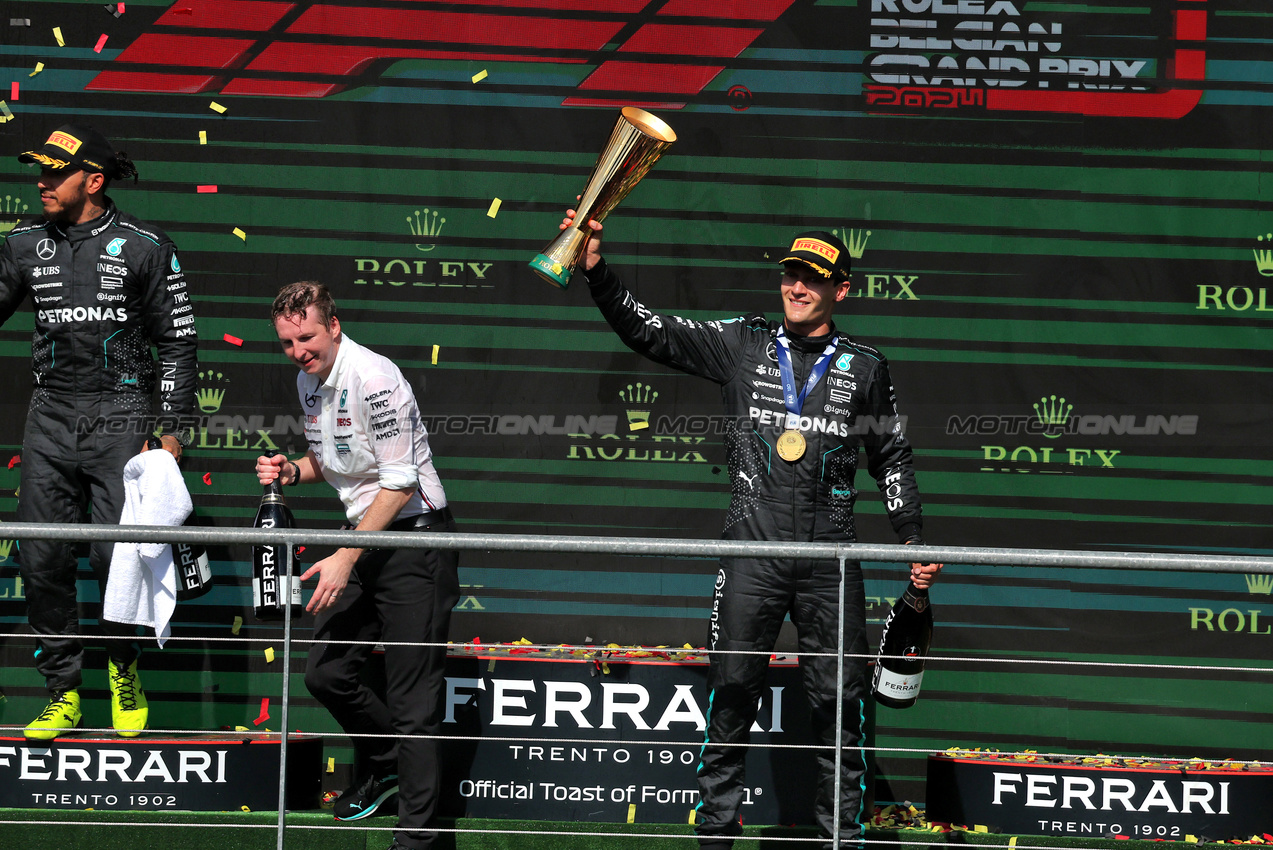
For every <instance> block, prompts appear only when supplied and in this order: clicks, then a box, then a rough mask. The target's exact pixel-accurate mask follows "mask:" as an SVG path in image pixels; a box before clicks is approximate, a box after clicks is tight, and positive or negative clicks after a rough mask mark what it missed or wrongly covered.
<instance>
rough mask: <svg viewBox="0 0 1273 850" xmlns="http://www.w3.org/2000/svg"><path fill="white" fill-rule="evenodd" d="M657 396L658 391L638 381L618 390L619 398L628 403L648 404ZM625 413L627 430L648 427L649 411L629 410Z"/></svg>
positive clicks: (639, 429) (656, 398) (638, 429)
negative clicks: (626, 415) (626, 414)
mask: <svg viewBox="0 0 1273 850" xmlns="http://www.w3.org/2000/svg"><path fill="white" fill-rule="evenodd" d="M658 397H659V394H658V391H656V390H655V389H654V388H653V387H651V386H650V385H649V384H642V383H641V382H640V381H637V382H636V383H635V384H628V385H627V386H626V387H625V388H623V389H621V390H619V398H621V399H622V400H623V401H625V402H627V403H628V404H639V405H645V406H648V405H649V404H650V403H651V402H654V401H656V400H658ZM627 413H628V430H629V431H643V430H645V429H646V428H649V427H650V411H648V410H629V411H628V412H627Z"/></svg>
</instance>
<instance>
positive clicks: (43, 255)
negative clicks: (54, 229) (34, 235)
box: [35, 238, 57, 260]
mask: <svg viewBox="0 0 1273 850" xmlns="http://www.w3.org/2000/svg"><path fill="white" fill-rule="evenodd" d="M56 253H57V245H55V244H53V240H52V239H48V238H45V239H41V240H40V241H39V243H38V244H37V245H36V246H35V255H36V256H37V257H39V258H40V259H41V260H51V259H53V255H54V254H56Z"/></svg>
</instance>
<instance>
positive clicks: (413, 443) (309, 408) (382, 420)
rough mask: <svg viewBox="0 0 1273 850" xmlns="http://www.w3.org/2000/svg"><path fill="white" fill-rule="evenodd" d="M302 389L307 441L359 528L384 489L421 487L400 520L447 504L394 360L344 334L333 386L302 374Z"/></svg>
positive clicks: (417, 413) (298, 385) (408, 389)
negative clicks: (369, 508) (359, 524)
mask: <svg viewBox="0 0 1273 850" xmlns="http://www.w3.org/2000/svg"><path fill="white" fill-rule="evenodd" d="M296 389H297V392H298V393H299V395H300V400H301V409H302V410H303V411H304V413H305V438H306V439H307V440H308V441H309V447H310V449H311V450H312V451H313V452H314V456H315V457H316V458H318V467H319V469H320V470H321V471H322V473H323V478H325V479H326V480H327V483H329V484H331V485H332V486H333V487H335V488H336V491H337V493H338V494H339V495H340V500H341V502H343V503H344V505H345V516H346V517H348V518H349V521H350V522H351V523H354V524H357V523H358V522H360V521H361V520H362V516H363V514H364V513H366V512H367V508H368V507H370V506H371V503H372V501H373V500H374V499H375V498H376V494H377V493H379V492H380V489H381V488H382V487H383V488H385V489H387V490H406V489H408V488H410V487H414V488H415V493H414V494H412V496H411V501H409V502H407V505H406V507H404V508H403V509H402V510H401V511H400V512H399V513H398V518H399V519H403V518H406V517H410V516H416V515H419V514H422V513H425V512H426V511H432V510H437V509H439V508H442V507H445V506H446V492H445V491H444V490H443V489H442V481H441V480H440V479H439V478H438V473H437V471H436V470H435V469H434V468H433V453H432V452H431V451H430V450H429V435H428V433H427V432H426V431H425V428H424V423H423V422H422V421H421V420H420V408H419V407H417V406H416V401H415V394H414V393H413V392H412V391H411V385H410V384H408V383H407V380H406V378H404V377H403V376H402V372H401V370H399V369H398V367H397V366H396V365H394V363H393V362H392V361H391V360H389V359H388V358H386V357H381V356H380V355H379V354H376V353H375V352H374V351H371V350H369V349H366V348H363V347H362V346H361V345H359V344H358V343H356V342H354V341H353V340H352V339H350V338H349V335H348V334H341V341H340V348H338V349H337V351H336V362H335V364H334V365H333V366H332V371H331V374H330V375H329V376H328V377H327V380H326V381H322V380H321V379H320V378H319V377H318V376H317V375H307V374H305V373H304V372H300V373H299V374H297V376H296Z"/></svg>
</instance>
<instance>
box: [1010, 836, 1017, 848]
mask: <svg viewBox="0 0 1273 850" xmlns="http://www.w3.org/2000/svg"><path fill="white" fill-rule="evenodd" d="M1008 846H1009V847H1016V846H1017V837H1016V836H1015V835H1014V836H1012V837H1011V838H1009V839H1008Z"/></svg>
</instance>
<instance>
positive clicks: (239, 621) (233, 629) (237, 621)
mask: <svg viewBox="0 0 1273 850" xmlns="http://www.w3.org/2000/svg"><path fill="white" fill-rule="evenodd" d="M241 628H243V618H242V617H235V618H234V625H233V626H230V634H232V635H237V634H238V633H239V629H241Z"/></svg>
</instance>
